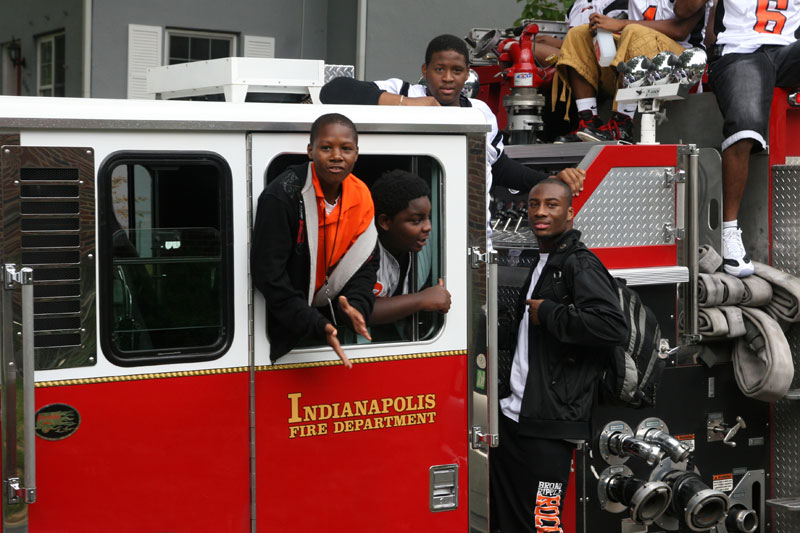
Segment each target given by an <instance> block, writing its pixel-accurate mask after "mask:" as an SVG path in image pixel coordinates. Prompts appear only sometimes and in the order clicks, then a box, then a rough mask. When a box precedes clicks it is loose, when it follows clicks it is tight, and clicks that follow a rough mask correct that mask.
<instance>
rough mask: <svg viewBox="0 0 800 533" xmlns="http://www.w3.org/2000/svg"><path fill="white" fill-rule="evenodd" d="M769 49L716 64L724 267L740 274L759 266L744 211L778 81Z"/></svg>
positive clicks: (713, 80) (713, 66) (712, 74)
mask: <svg viewBox="0 0 800 533" xmlns="http://www.w3.org/2000/svg"><path fill="white" fill-rule="evenodd" d="M766 50H768V49H761V50H758V51H756V52H753V53H752V54H731V55H729V56H723V57H722V58H720V59H718V60H716V61H714V62H713V63H712V64H711V67H710V77H711V83H712V85H713V87H714V94H715V95H716V97H717V104H718V105H719V108H720V111H721V112H722V117H723V119H724V124H723V137H724V140H723V142H722V197H723V205H722V220H723V232H722V257H723V261H724V262H723V269H724V271H725V272H727V273H728V274H733V275H734V276H739V277H745V276H749V275H750V274H752V273H753V272H754V270H755V269H754V267H753V263H752V262H751V261H750V258H749V257H748V256H747V253H746V251H745V248H744V245H743V244H742V237H741V230H740V229H739V228H738V216H739V208H740V206H741V202H742V197H743V195H744V190H745V186H746V184H747V175H748V172H749V162H750V153H751V152H752V151H760V150H763V149H764V148H765V147H766V141H765V137H766V134H767V129H768V127H769V110H770V106H771V104H772V91H773V88H774V87H775V81H776V69H775V65H774V63H773V60H772V58H771V57H770V56H769V54H767V53H766Z"/></svg>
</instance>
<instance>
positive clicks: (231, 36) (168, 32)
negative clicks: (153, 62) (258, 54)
mask: <svg viewBox="0 0 800 533" xmlns="http://www.w3.org/2000/svg"><path fill="white" fill-rule="evenodd" d="M164 37H165V38H164V58H163V63H162V64H163V65H172V64H176V65H177V64H179V63H170V57H171V51H172V50H171V49H172V42H171V40H172V37H188V38H190V39H197V38H203V39H209V40H210V39H215V40H227V41H229V42H230V57H236V55H237V45H238V35H237V34H235V33H227V32H215V31H202V30H187V29H181V28H164ZM188 61H191V59H188ZM198 61H204V60H198Z"/></svg>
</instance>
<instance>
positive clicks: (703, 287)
mask: <svg viewBox="0 0 800 533" xmlns="http://www.w3.org/2000/svg"><path fill="white" fill-rule="evenodd" d="M697 282H698V291H697V303H698V304H699V305H700V307H717V306H719V305H739V304H740V303H742V300H743V299H744V295H745V287H744V283H742V280H740V279H739V278H737V277H736V276H731V275H730V274H725V273H722V272H715V273H714V274H698V275H697Z"/></svg>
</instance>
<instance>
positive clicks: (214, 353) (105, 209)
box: [97, 150, 235, 367]
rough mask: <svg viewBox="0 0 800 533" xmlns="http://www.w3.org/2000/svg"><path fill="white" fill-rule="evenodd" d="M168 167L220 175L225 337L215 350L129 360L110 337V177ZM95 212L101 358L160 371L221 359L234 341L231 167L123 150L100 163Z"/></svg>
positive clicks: (209, 157)
mask: <svg viewBox="0 0 800 533" xmlns="http://www.w3.org/2000/svg"><path fill="white" fill-rule="evenodd" d="M137 164H138V165H143V166H147V165H150V166H152V165H169V164H177V165H180V164H208V165H212V166H215V167H216V168H217V169H218V170H219V181H220V183H219V188H218V192H219V215H220V232H219V234H220V255H221V258H220V267H221V273H222V275H221V278H222V283H221V285H220V286H221V290H222V295H221V296H222V308H221V310H220V311H221V320H222V329H223V331H224V333H223V336H222V338H221V339H220V341H219V342H217V343H215V344H214V345H209V346H206V347H187V348H177V349H174V348H170V349H169V352H170V353H168V354H164V353H161V354H160V355H159V352H163V351H164V348H161V349H152V350H146V351H145V350H142V351H138V352H135V355H132V354H131V353H129V352H121V351H120V350H118V349H117V348H116V347H115V345H114V342H112V340H111V335H112V334H113V333H114V330H113V324H112V315H113V313H112V308H113V285H112V284H113V258H114V256H113V244H112V240H113V234H112V232H111V231H109V230H110V228H111V227H112V224H111V217H114V200H113V196H112V191H113V186H112V179H111V173H112V171H113V170H114V169H115V168H117V167H118V166H120V165H137ZM97 194H98V198H97V206H98V216H97V220H98V235H97V249H98V257H99V264H98V272H99V280H98V281H99V283H98V301H99V304H100V347H101V349H102V351H103V354H104V355H105V356H106V358H107V359H108V360H109V361H111V362H112V363H114V364H115V365H118V366H122V367H134V366H148V365H163V364H174V363H190V362H200V361H212V360H215V359H219V358H221V357H222V356H224V355H225V354H226V353H227V352H228V350H229V349H230V346H231V344H232V343H233V338H234V326H235V317H234V282H233V278H234V257H233V256H234V241H233V224H234V222H233V177H232V173H231V169H230V165H229V164H228V163H227V161H226V160H225V158H224V157H222V156H221V155H219V154H217V153H214V152H209V151H179V152H177V151H176V152H168V151H136V150H126V151H118V152H114V153H112V154H110V155H109V156H108V157H106V159H105V160H104V161H103V163H102V165H101V166H100V167H99V170H98V173H97Z"/></svg>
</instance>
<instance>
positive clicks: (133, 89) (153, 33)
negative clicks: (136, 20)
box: [128, 24, 163, 99]
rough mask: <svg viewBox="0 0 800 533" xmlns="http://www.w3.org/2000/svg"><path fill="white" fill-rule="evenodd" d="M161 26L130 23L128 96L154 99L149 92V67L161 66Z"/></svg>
mask: <svg viewBox="0 0 800 533" xmlns="http://www.w3.org/2000/svg"><path fill="white" fill-rule="evenodd" d="M162 33H163V30H162V28H161V26H143V25H141V24H129V25H128V98H141V99H153V98H155V95H154V94H149V93H148V92H147V68H148V67H160V66H161V61H162V56H163V54H162V52H161V50H162V46H163V39H162V37H161V35H162Z"/></svg>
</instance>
